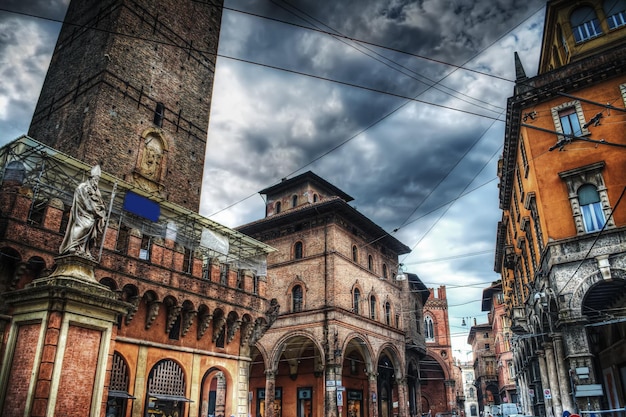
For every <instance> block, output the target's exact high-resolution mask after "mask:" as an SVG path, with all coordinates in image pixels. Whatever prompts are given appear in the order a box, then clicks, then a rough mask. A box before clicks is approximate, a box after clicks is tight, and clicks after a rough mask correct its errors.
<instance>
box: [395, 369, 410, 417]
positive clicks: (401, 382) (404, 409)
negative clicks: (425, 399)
mask: <svg viewBox="0 0 626 417" xmlns="http://www.w3.org/2000/svg"><path fill="white" fill-rule="evenodd" d="M396 386H397V387H398V413H399V414H398V416H399V417H404V416H407V417H408V415H409V406H408V402H409V395H408V393H409V389H408V385H407V381H406V378H398V379H396Z"/></svg>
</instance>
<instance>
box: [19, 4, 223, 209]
mask: <svg viewBox="0 0 626 417" xmlns="http://www.w3.org/2000/svg"><path fill="white" fill-rule="evenodd" d="M221 7H222V6H221V2H219V1H211V2H206V1H192V0H184V1H180V0H163V1H159V2H153V1H148V0H108V1H101V0H85V1H72V2H71V4H70V6H69V9H68V11H67V15H66V18H65V23H64V25H63V29H62V30H61V34H60V36H59V39H58V41H57V45H56V48H55V50H54V55H53V58H52V62H51V64H50V69H49V70H48V74H47V76H46V80H45V83H44V86H43V89H42V92H41V95H40V97H39V102H38V103H37V107H36V110H35V113H34V116H33V119H32V122H31V126H30V129H29V132H28V133H29V136H31V137H33V138H37V140H39V141H41V142H43V143H45V144H46V145H49V146H52V147H53V148H55V149H58V150H60V151H62V152H64V153H67V154H69V155H71V156H73V157H75V158H77V159H79V160H82V161H84V162H86V163H88V164H92V165H95V164H100V165H101V167H102V169H103V170H104V171H108V172H115V173H116V175H117V176H118V177H120V178H122V179H123V180H126V181H128V182H130V183H132V184H134V185H136V186H137V187H139V188H141V189H143V190H144V191H148V192H150V193H153V195H154V196H155V197H156V196H158V197H160V198H164V199H166V200H168V201H170V202H173V203H176V204H178V205H181V206H183V207H186V208H188V209H190V210H195V211H197V210H198V207H199V202H200V189H201V186H202V170H203V164H204V152H205V147H206V140H207V128H208V125H209V111H210V107H211V91H212V87H213V78H214V69H215V59H216V53H217V46H218V40H219V29H220V23H221V14H222V8H221Z"/></svg>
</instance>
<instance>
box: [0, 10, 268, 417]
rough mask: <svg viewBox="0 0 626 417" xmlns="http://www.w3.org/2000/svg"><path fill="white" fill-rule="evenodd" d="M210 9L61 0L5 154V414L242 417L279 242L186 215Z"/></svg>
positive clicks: (200, 159)
mask: <svg viewBox="0 0 626 417" xmlns="http://www.w3.org/2000/svg"><path fill="white" fill-rule="evenodd" d="M221 12H222V10H221V1H211V2H208V1H205V0H161V1H158V2H156V1H152V0H72V1H71V4H70V6H69V9H68V12H67V16H66V19H65V23H64V25H63V28H62V30H61V34H60V36H59V40H58V42H57V46H56V49H55V51H54V55H53V58H52V62H51V65H50V69H49V72H48V74H47V78H46V81H45V84H44V87H43V90H42V93H41V96H40V100H39V103H38V105H37V108H36V111H35V114H34V116H33V120H32V123H31V127H30V130H29V135H30V137H27V136H23V137H21V138H18V139H16V140H15V141H13V142H12V143H9V144H7V145H6V146H3V147H1V148H0V415H2V416H3V417H18V416H25V415H28V416H32V417H44V416H66V417H84V416H89V417H103V416H105V415H106V416H107V417H112V416H114V417H131V416H132V417H139V416H155V417H156V416H168V417H169V416H194V417H195V416H204V417H205V416H208V415H214V416H230V415H236V416H237V417H246V416H248V415H249V405H250V404H249V389H248V381H249V378H248V371H249V367H250V361H251V359H250V352H251V350H253V349H254V346H255V345H256V342H257V341H258V340H259V338H260V337H261V336H262V335H263V334H264V333H265V331H267V329H268V328H269V327H270V326H271V324H272V323H273V321H274V320H275V319H276V316H277V314H278V311H279V306H278V304H277V302H276V301H275V300H274V301H272V300H269V299H268V298H266V294H267V285H266V277H265V275H266V269H267V268H266V258H267V254H268V253H270V252H272V251H274V249H273V248H271V247H269V246H267V245H265V244H263V243H261V242H258V241H255V240H254V239H252V238H250V237H248V236H246V235H244V234H242V233H240V232H237V231H234V230H231V229H229V228H227V227H225V226H222V225H220V224H217V223H216V222H213V221H211V220H209V219H205V218H203V217H202V216H200V215H199V214H198V208H199V203H200V187H201V183H202V172H203V165H204V153H205V148H206V137H207V128H208V123H209V110H210V104H211V103H210V97H211V90H212V84H213V77H214V67H215V57H216V51H217V45H218V38H219V28H220V21H221ZM95 165H100V167H101V168H100V167H98V166H95ZM87 176H89V178H88V179H87ZM87 189H88V190H87ZM81 190H83V191H81ZM84 190H87V191H84ZM79 191H80V192H79ZM87 196H88V197H87ZM104 200H106V206H107V207H108V209H107V212H106V215H103V212H104V210H103V208H104ZM86 201H87V202H89V203H90V204H87V203H86ZM94 205H98V207H99V209H96V208H94ZM77 207H81V208H80V209H78V208H77ZM95 216H96V217H98V218H97V219H96V217H95ZM105 219H106V221H104V220H105ZM68 230H69V233H66V231H68ZM77 230H79V231H81V232H79V233H82V232H83V231H85V230H86V231H87V233H83V234H82V236H83V237H82V238H79V237H78V234H77V233H75V232H76V231H77ZM68 236H69V238H68V239H67V240H66V237H68ZM78 241H82V242H83V243H81V245H82V246H81V249H80V250H77V249H76V247H74V250H71V249H70V250H66V249H64V248H67V247H68V246H66V245H65V243H66V242H69V243H70V246H71V244H74V243H77V242H78ZM92 249H93V250H92Z"/></svg>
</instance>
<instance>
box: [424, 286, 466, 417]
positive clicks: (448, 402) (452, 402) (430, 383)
mask: <svg viewBox="0 0 626 417" xmlns="http://www.w3.org/2000/svg"><path fill="white" fill-rule="evenodd" d="M430 293H431V294H432V295H433V297H431V298H429V299H428V301H427V302H426V305H425V306H424V337H425V341H426V357H425V358H424V359H423V360H422V366H421V368H420V381H422V382H421V384H422V406H423V410H425V412H428V411H429V410H430V411H431V414H432V415H433V416H434V415H435V414H437V413H443V414H451V413H452V412H458V411H459V410H458V409H457V408H458V407H457V399H456V392H457V388H458V387H456V382H455V375H454V358H453V356H452V339H451V338H450V322H449V319H448V298H447V295H446V287H445V286H441V287H439V288H436V289H433V288H431V289H430Z"/></svg>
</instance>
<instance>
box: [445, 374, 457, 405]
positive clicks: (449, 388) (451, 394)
mask: <svg viewBox="0 0 626 417" xmlns="http://www.w3.org/2000/svg"><path fill="white" fill-rule="evenodd" d="M455 385H456V384H455V382H454V379H448V380H447V381H444V383H443V386H444V387H446V398H447V400H448V410H455V409H456V392H455V391H454V388H455Z"/></svg>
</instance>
